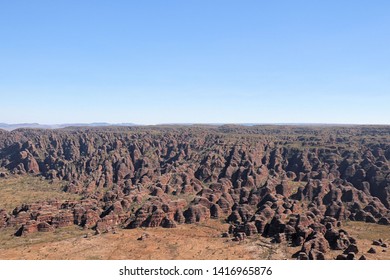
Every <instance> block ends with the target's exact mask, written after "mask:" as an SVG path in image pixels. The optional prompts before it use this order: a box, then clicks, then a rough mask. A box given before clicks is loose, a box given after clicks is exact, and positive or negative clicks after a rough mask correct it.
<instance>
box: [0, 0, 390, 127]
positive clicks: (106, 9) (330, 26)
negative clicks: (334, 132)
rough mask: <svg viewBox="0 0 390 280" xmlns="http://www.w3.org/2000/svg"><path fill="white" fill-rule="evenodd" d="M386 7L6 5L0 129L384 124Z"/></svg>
mask: <svg viewBox="0 0 390 280" xmlns="http://www.w3.org/2000/svg"><path fill="white" fill-rule="evenodd" d="M389 8H390V2H388V1H383V0H379V1H375V2H368V1H342V2H340V1H335V0H331V1H321V2H317V1H316V2H315V1H304V0H300V1H277V2H275V1H274V2H270V1H244V2H237V1H230V0H224V1H222V0H216V1H191V0H190V1H174V0H168V1H142V2H136V1H115V2H106V1H81V2H80V1H62V0H59V1H43V0H39V1H17V2H15V1H14V2H12V1H8V2H4V3H2V5H1V9H0V26H1V27H0V39H1V42H2V43H1V44H0V61H1V64H0V98H1V99H0V100H1V104H2V106H1V110H0V122H4V123H13V124H15V123H16V124H17V123H40V124H63V123H93V122H96V120H97V121H99V120H103V122H108V123H136V124H142V125H151V124H152V125H153V124H169V123H183V124H185V123H197V124H206V123H229V124H230V123H231V124H240V123H241V124H242V123H244V124H245V123H259V124H280V123H282V124H306V123H308V124H352V125H354V124H363V125H367V124H376V125H388V124H390V110H389V109H388V107H389V105H388V104H390V48H389V47H388V46H389V45H390V28H389V27H390V17H389V16H388V10H389Z"/></svg>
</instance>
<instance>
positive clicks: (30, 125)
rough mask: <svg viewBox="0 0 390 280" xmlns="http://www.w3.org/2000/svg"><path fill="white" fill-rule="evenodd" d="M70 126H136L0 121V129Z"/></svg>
mask: <svg viewBox="0 0 390 280" xmlns="http://www.w3.org/2000/svg"><path fill="white" fill-rule="evenodd" d="M70 126H85V127H97V126H136V124H134V123H117V124H112V123H105V122H99V123H64V124H39V123H17V124H7V123H0V129H4V130H9V131H10V130H14V129H18V128H41V129H56V128H64V127H70Z"/></svg>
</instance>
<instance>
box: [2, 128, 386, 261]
mask: <svg viewBox="0 0 390 280" xmlns="http://www.w3.org/2000/svg"><path fill="white" fill-rule="evenodd" d="M389 140H390V128H389V127H283V126H277V127H272V126H269V127H267V126H259V127H240V126H220V127H207V126H206V127H175V126H172V127H152V128H149V127H134V128H118V127H116V128H109V127H107V128H73V129H72V128H70V129H62V130H16V131H12V132H5V131H0V166H1V167H3V168H5V169H6V170H8V172H10V173H15V174H21V175H23V174H25V173H32V174H36V175H41V176H44V177H45V178H47V179H60V180H64V181H66V182H68V184H67V186H66V188H65V189H64V191H66V192H72V193H78V194H81V195H82V196H83V197H84V199H82V200H81V201H74V202H58V201H57V202H42V203H40V204H38V205H23V206H21V207H19V208H17V209H15V210H14V211H13V212H12V213H9V214H7V213H4V211H3V212H2V213H3V214H2V215H3V216H4V218H3V220H2V219H1V217H2V216H1V215H0V226H1V225H2V223H3V225H4V226H7V225H8V226H11V225H14V226H17V227H18V228H19V230H18V234H20V235H21V234H25V233H28V232H31V231H45V230H49V229H50V228H52V227H60V226H64V225H68V224H72V223H75V224H78V225H80V226H84V227H89V228H95V229H96V231H97V232H104V231H109V230H111V229H112V228H114V227H115V226H121V227H128V228H132V227H138V226H149V227H154V226H163V227H175V226H176V224H178V223H183V222H187V223H193V222H200V221H202V220H204V219H209V218H220V217H225V218H226V220H227V221H228V222H230V223H231V224H232V226H231V234H234V235H236V236H239V234H240V233H245V235H250V234H254V233H261V234H263V235H265V236H269V237H271V238H276V239H278V238H279V239H283V238H287V239H290V240H292V241H293V242H295V243H296V244H298V245H304V244H305V242H306V243H307V242H309V241H311V240H317V241H318V240H319V241H318V242H320V243H321V242H322V241H321V240H322V238H324V240H328V239H329V238H330V237H329V234H330V233H328V237H329V238H328V239H327V238H326V236H327V235H326V234H327V231H329V230H333V231H334V230H335V229H334V228H335V227H337V221H341V220H344V219H350V220H359V221H366V222H372V223H381V224H388V223H389V221H390V214H389V213H390V212H389V209H390V168H389V167H390V166H389V160H390V141H389ZM40 207H41V208H42V207H43V208H47V209H46V210H45V211H46V212H48V213H51V214H50V215H47V218H39V217H41V215H40V214H39V213H35V212H40V211H41V210H40ZM34 209H35V210H34ZM34 211H35V212H34ZM41 212H42V211H41ZM34 213H35V214H34ZM2 221H3V222H2ZM42 223H45V224H42ZM303 225H304V226H303ZM302 227H304V228H303V229H302ZM307 228H310V229H311V232H304V231H305V230H307ZM336 235H337V234H336ZM324 236H325V237H324ZM337 236H338V237H334V236H333V237H332V238H333V239H332V240H333V241H331V242H330V241H329V240H328V242H327V243H329V244H330V245H329V246H330V247H332V246H333V247H334V246H335V245H334V242H336V243H337V242H338V241H335V240H338V239H337V238H341V237H339V235H337ZM237 238H240V237H237ZM347 239H348V238H345V240H347ZM348 240H349V239H348ZM317 241H311V243H313V244H314V243H315V244H317V243H318V242H317ZM316 242H317V243H316ZM332 242H333V243H332ZM311 243H310V244H311ZM339 243H340V242H339ZM345 243H351V242H350V241H348V242H347V241H346V242H345ZM315 244H314V245H313V246H312V247H310V246H309V245H307V246H309V247H310V248H311V249H310V250H309V249H307V250H306V249H304V248H303V249H302V252H303V253H305V254H306V255H307V256H308V257H309V255H310V254H311V255H312V258H318V254H319V253H318V252H322V251H326V250H327V249H326V248H325V249H324V248H323V249H321V248H322V247H321V248H317V247H318V246H319V245H318V244H317V245H318V246H317V245H315ZM321 244H322V243H321ZM348 245H349V244H348ZM314 247H315V248H316V249H315V250H316V251H315V252H311V250H312V248H314ZM325 247H326V246H325ZM344 247H345V246H344ZM320 249H321V250H320ZM345 249H346V248H345ZM313 250H314V249H313ZM306 251H307V252H306ZM317 251H318V252H317ZM316 254H317V255H316ZM302 255H303V254H302ZM320 257H321V256H320Z"/></svg>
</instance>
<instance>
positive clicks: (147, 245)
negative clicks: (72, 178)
mask: <svg viewBox="0 0 390 280" xmlns="http://www.w3.org/2000/svg"><path fill="white" fill-rule="evenodd" d="M227 227H228V225H227V224H222V223H221V222H220V221H217V220H210V221H208V222H206V223H202V224H190V225H180V226H178V227H177V228H174V229H164V228H137V229H131V230H124V229H119V230H117V231H116V233H115V234H113V233H108V234H102V235H93V234H92V232H91V231H84V230H80V229H79V228H77V227H70V228H63V229H61V230H58V231H56V232H54V233H36V234H32V235H29V236H27V237H14V236H12V233H11V231H9V232H8V231H2V232H0V259H17V260H20V259H28V260H39V259H54V260H63V259H65V260H71V259H72V260H120V259H130V260H131V259H133V260H207V259H212V260H251V259H277V260H283V259H291V256H292V255H293V254H294V253H295V252H297V251H298V250H299V248H298V247H295V248H292V247H288V246H286V244H273V243H270V240H269V239H266V238H263V237H261V236H253V237H250V238H247V239H246V240H244V241H241V242H234V241H231V239H229V238H221V237H220V235H221V233H222V232H224V231H226V230H227ZM344 228H345V229H346V230H347V231H348V232H349V233H350V234H351V235H352V236H355V237H357V238H358V247H359V249H360V252H359V253H358V254H357V255H358V257H360V255H361V254H364V255H365V256H366V257H367V258H368V259H387V260H389V259H390V254H389V251H386V252H382V249H384V248H381V247H378V246H372V245H371V243H372V240H373V239H379V238H382V239H384V241H385V242H387V243H389V241H390V230H389V229H390V228H389V227H386V226H379V225H374V224H364V223H356V222H353V223H352V222H350V223H348V224H345V225H344ZM144 234H147V235H149V237H147V238H145V239H144V240H137V239H138V238H139V237H140V236H142V235H144ZM371 247H375V248H376V249H377V254H368V253H367V250H368V249H370V248H371ZM340 253H342V252H341V251H331V252H330V254H328V255H327V258H328V259H331V258H334V257H335V256H337V255H338V254H340Z"/></svg>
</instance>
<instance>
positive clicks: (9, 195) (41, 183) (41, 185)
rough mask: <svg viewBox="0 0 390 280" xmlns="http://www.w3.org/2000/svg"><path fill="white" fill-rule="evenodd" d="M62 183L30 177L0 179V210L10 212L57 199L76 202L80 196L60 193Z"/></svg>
mask: <svg viewBox="0 0 390 280" xmlns="http://www.w3.org/2000/svg"><path fill="white" fill-rule="evenodd" d="M63 186H64V183H63V182H60V181H54V182H50V181H48V180H45V179H44V178H42V177H34V176H32V175H25V176H12V177H9V178H5V179H0V209H6V210H7V211H12V210H13V209H14V208H15V207H17V206H19V205H21V204H23V203H34V202H37V201H42V200H48V199H58V200H75V199H76V200H77V199H80V196H78V195H75V194H70V193H66V192H64V191H62V188H63Z"/></svg>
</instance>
